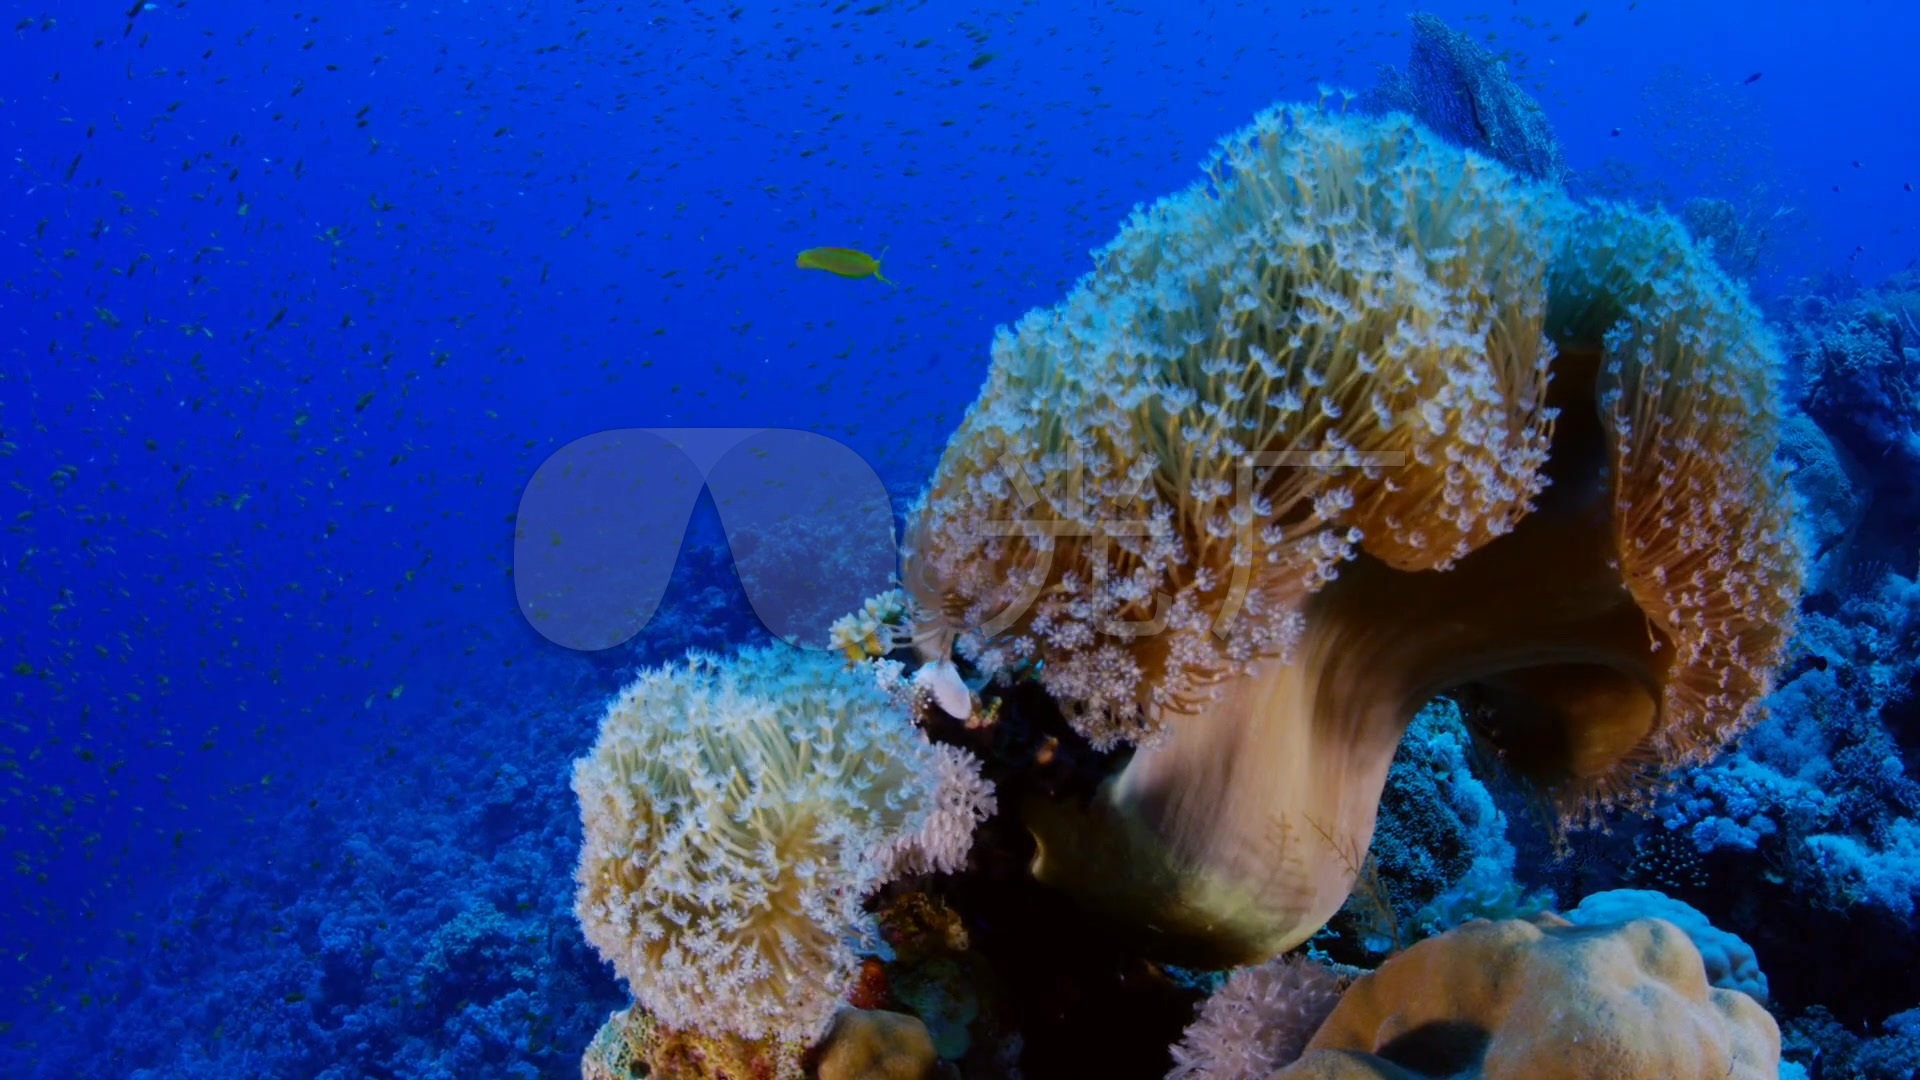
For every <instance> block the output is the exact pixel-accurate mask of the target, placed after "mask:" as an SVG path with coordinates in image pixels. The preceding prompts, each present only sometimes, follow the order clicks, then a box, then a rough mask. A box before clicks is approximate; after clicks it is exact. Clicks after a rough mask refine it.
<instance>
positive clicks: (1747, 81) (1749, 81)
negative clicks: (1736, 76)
mask: <svg viewBox="0 0 1920 1080" xmlns="http://www.w3.org/2000/svg"><path fill="white" fill-rule="evenodd" d="M1764 74H1766V73H1765V72H1763V71H1756V72H1754V73H1753V74H1751V75H1749V76H1747V77H1746V78H1744V79H1741V80H1740V85H1741V86H1752V85H1753V84H1754V83H1757V82H1759V81H1760V76H1762V75H1764Z"/></svg>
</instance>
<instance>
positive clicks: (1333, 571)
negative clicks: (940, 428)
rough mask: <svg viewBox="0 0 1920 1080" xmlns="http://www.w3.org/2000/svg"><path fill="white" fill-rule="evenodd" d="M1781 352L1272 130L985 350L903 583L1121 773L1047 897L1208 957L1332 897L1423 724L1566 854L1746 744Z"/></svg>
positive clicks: (1585, 254) (1339, 891)
mask: <svg viewBox="0 0 1920 1080" xmlns="http://www.w3.org/2000/svg"><path fill="white" fill-rule="evenodd" d="M1776 364H1777V357H1776V352H1775V348H1774V346H1773V344H1772V342H1771V340H1770V339H1769V337H1768V336H1767V334H1766V333H1765V331H1764V330H1763V329H1762V326H1761V323H1760V320H1759V318H1758V316H1757V315H1756V314H1755V313H1754V312H1753V310H1752V309H1751V307H1750V305H1749V304H1748V303H1747V301H1746V300H1745V298H1744V297H1743V295H1742V294H1741V293H1740V292H1739V291H1738V290H1737V288H1736V287H1735V286H1734V285H1733V284H1732V283H1731V282H1730V281H1729V280H1728V279H1727V278H1726V277H1725V276H1724V275H1723V274H1722V273H1721V272H1720V271H1719V270H1718V269H1716V268H1715V267H1714V266H1713V264H1712V262H1711V260H1710V259H1708V258H1707V257H1706V256H1705V255H1704V253H1702V252H1701V251H1700V250H1698V249H1697V248H1696V247H1695V245H1694V244H1693V243H1692V241H1691V240H1690V239H1689V238H1688V236H1687V234H1686V233H1685V231H1684V230H1683V229H1682V228H1681V227H1680V226H1679V225H1678V224H1677V223H1675V222H1674V221H1672V220H1671V219H1669V218H1666V217H1663V216H1649V215H1646V214H1643V213H1640V212H1637V211H1634V210H1631V209H1628V208H1626V207H1621V206H1613V205H1605V204H1598V205H1586V204H1580V203H1575V202H1573V201H1572V200H1570V199H1569V198H1568V197H1567V196H1565V195H1564V194H1563V193H1562V192H1560V191H1558V190H1557V189H1553V188H1549V187H1544V186H1538V185H1534V184H1530V183H1528V182H1526V181H1523V180H1521V179H1519V178H1517V177H1515V176H1514V175H1513V174H1511V173H1510V172H1508V171H1507V170H1506V169H1504V168H1502V167H1500V166H1499V165H1497V164H1495V163H1493V162H1490V161H1487V160H1485V159H1483V158H1480V157H1477V156H1475V155H1473V154H1470V153H1467V152H1464V151H1461V150H1459V149H1456V148H1454V147H1451V146H1448V145H1446V144H1445V143H1443V142H1441V141H1440V140H1439V139H1438V138H1436V137H1435V136H1433V135H1432V134H1431V133H1429V132H1427V131H1425V130H1424V129H1422V128H1421V127H1419V126H1418V125H1417V124H1415V123H1414V122H1413V121H1411V120H1410V119H1408V118H1406V117H1404V116H1388V117H1385V118H1379V119H1365V118H1356V117H1348V116H1342V115H1334V114H1330V113H1329V112H1327V111H1325V110H1323V109H1318V108H1312V107H1306V108H1290V107H1289V108H1277V109H1274V110H1270V111H1268V112H1266V113H1264V114H1262V115H1261V116H1260V117H1258V118H1257V119H1256V120H1255V122H1254V123H1253V124H1252V126H1250V127H1248V128H1247V129H1245V130H1243V131H1241V132H1239V133H1237V134H1235V135H1233V136H1230V137H1229V138H1228V139H1226V140H1225V141H1224V142H1223V144H1222V146H1221V148H1220V149H1219V151H1218V152H1217V153H1216V155H1215V157H1214V159H1213V160H1212V162H1211V163H1210V165H1209V167H1208V176H1207V178H1206V180H1205V181H1203V182H1202V183H1201V184H1198V185H1196V186H1195V187H1193V188H1191V189H1189V190H1188V191H1186V192H1184V193H1181V194H1179V195H1176V196H1173V197H1170V198H1167V199H1163V200H1161V201H1160V202H1158V203H1156V204H1155V205H1154V206H1152V207H1151V208H1148V209H1144V210H1140V211H1137V212H1136V213H1135V214H1134V216H1133V217H1132V218H1131V220H1130V221H1129V222H1128V223H1127V224H1126V226H1125V227H1124V228H1123V229H1122V231H1121V234H1120V236H1119V237H1118V239H1116V240H1115V241H1114V242H1113V243H1111V244H1110V245H1108V246H1107V247H1106V248H1105V249H1103V250H1101V251H1100V252H1098V253H1097V257H1096V268H1095V269H1094V271H1093V272H1092V273H1090V274H1089V275H1088V276H1087V277H1085V278H1084V279H1082V281H1081V282H1080V283H1079V284H1078V285H1077V286H1076V288H1075V289H1074V290H1073V291H1072V293H1071V294H1070V295H1069V296H1068V297H1067V299H1066V300H1065V301H1063V302H1062V303H1061V304H1060V305H1058V306H1057V307H1055V308H1052V309H1048V310H1042V311H1036V312H1033V313H1030V314H1029V315H1027V316H1026V317H1025V318H1023V319H1022V320H1021V321H1020V323H1019V324H1018V325H1017V326H1016V327H1015V328H1013V329H1012V330H1011V331H1003V332H1001V333H1000V334H999V335H998V336H997V338H996V340H995V342H994V347H993V361H992V367H991V369H990V371H989V374H988V378H987V383H986V386H985V388H984V389H983V391H982V393H981V396H980V398H979V400H978V401H977V402H976V403H975V404H974V406H973V407H972V408H971V410H970V411H969V413H968V415H967V417H966V419H965V420H964V421H963V423H962V425H961V427H960V430H959V431H958V433H957V434H956V435H955V436H954V438H953V439H952V441H951V442H950V443H949V445H948V448H947V451H946V453H945V455H944V456H943V458H942V460H941V463H940V466H939V469H938V471H937V473H936V475H935V477H934V480H933V482H932V484H931V486H930V488H929V490H928V492H927V493H926V495H925V496H924V497H923V499H922V501H921V502H920V504H919V505H918V506H917V508H916V510H915V514H914V519H913V522H912V527H911V530H910V537H909V553H908V564H907V568H906V571H907V572H906V586H907V587H908V588H909V589H910V590H911V591H912V592H913V594H914V598H915V600H916V602H917V605H918V607H919V608H920V609H921V610H922V611H923V612H929V613H932V614H933V615H934V616H935V618H936V619H937V621H938V622H939V624H940V626H941V628H942V630H943V633H940V634H927V633H924V632H923V633H921V634H920V635H919V640H920V641H921V642H922V643H923V644H924V643H928V642H931V643H932V644H933V645H934V646H935V655H936V656H938V655H940V654H941V653H943V652H944V651H946V650H947V649H949V648H951V649H954V650H957V652H958V653H959V654H960V655H962V656H964V657H966V658H968V659H970V660H972V661H973V663H974V664H975V665H976V666H977V667H978V668H980V669H981V670H982V671H984V672H986V673H988V674H993V675H999V676H1003V677H1008V676H1016V675H1023V674H1032V675H1034V676H1035V677H1037V679H1038V680H1039V682H1040V683H1041V684H1042V685H1043V686H1044V687H1045V688H1046V689H1047V690H1048V691H1049V692H1050V693H1051V694H1052V695H1053V696H1054V697H1055V698H1056V699H1057V700H1058V701H1059V702H1060V704H1061V706H1062V708H1063V709H1064V710H1066V711H1067V713H1068V715H1069V716H1070V718H1071V719H1072V720H1073V722H1074V724H1075V726H1076V728H1077V730H1079V731H1080V732H1081V733H1082V734H1083V735H1085V736H1086V737H1087V738H1088V739H1089V740H1090V741H1091V742H1093V743H1094V744H1095V745H1096V746H1101V747H1107V746H1113V745H1115V744H1118V743H1122V742H1127V741H1133V742H1137V743H1139V744H1140V749H1139V751H1138V752H1137V753H1136V754H1135V755H1134V757H1133V758H1132V760H1131V762H1130V763H1129V764H1128V765H1127V767H1126V769H1125V770H1124V772H1123V773H1122V774H1121V775H1120V776H1119V777H1118V778H1117V779H1116V780H1115V781H1114V782H1113V783H1111V784H1110V785H1109V786H1108V787H1107V788H1106V790H1105V791H1104V792H1103V794H1102V796H1101V798H1100V799H1099V800H1097V802H1096V805H1095V806H1094V807H1092V808H1091V809H1088V810H1082V809H1079V808H1074V807H1051V808H1044V807H1043V808H1040V809H1039V810H1037V811H1036V813H1035V814H1034V818H1033V820H1034V826H1035V832H1036V834H1037V836H1038V840H1039V845H1040V854H1039V856H1038V859H1037V861H1036V872H1037V873H1038V874H1040V876H1041V877H1042V879H1043V880H1048V881H1052V882H1055V883H1058V884H1060V885H1062V886H1063V887H1066V888H1069V889H1070V890H1073V891H1075V892H1076V893H1077V894H1079V895H1081V896H1082V897H1083V898H1084V899H1086V900H1087V901H1089V902H1090V903H1092V904H1094V905H1096V906H1099V907H1102V908H1104V909H1106V910H1107V911H1109V912H1110V913H1111V914H1114V915H1116V916H1119V917H1120V918H1122V919H1124V920H1125V921H1127V922H1128V923H1130V924H1132V925H1135V926H1141V927H1147V926H1151V927H1152V930H1151V931H1150V933H1151V934H1153V935H1155V936H1157V938H1158V939H1159V942H1160V948H1161V952H1162V953H1163V954H1164V955H1167V956H1169V957H1171V958H1176V959H1184V960H1187V961H1190V962H1208V963H1218V962H1245V961H1248V960H1253V959H1258V958H1261V957H1264V956H1270V955H1274V954H1276V953H1278V952H1281V951H1284V950H1285V949H1287V948H1290V947H1291V946H1293V945H1295V944H1297V943H1298V942H1300V941H1301V940H1303V939H1304V938H1305V937H1306V936H1307V935H1309V934H1310V933H1312V932H1313V930H1314V929H1315V928H1317V927H1318V926H1320V925H1321V924H1322V923H1323V922H1325V921H1326V919H1327V917H1328V916H1329V915H1331V914H1332V913H1333V911H1334V910H1335V909H1337V908H1338V907H1339V905H1340V903H1341V901H1342V900H1343V899H1344V898H1345V897H1346V895H1347V893H1348V891H1349V888H1350V886H1351V885H1352V882H1353V878H1354V875H1355V873H1356V872H1357V870H1358V869H1359V867H1360V865H1361V863H1362V862H1363V860H1364V856H1365V852H1366V850H1367V845H1368V840H1369V838H1370V836H1371V834H1372V830H1373V826H1374V817H1375V813H1376V809H1377V806H1378V802H1379V797H1380V791H1381V786H1382V784H1383V782H1384V778H1385V775H1386V771H1387V766H1388V764H1389V762H1390V761H1391V759H1392V757H1393V752H1394V747H1395V746H1396V744H1397V743H1398V742H1399V739H1400V737H1401V734H1402V732H1403V731H1404V730H1405V728H1406V725H1407V723H1408V721H1409V720H1410V719H1411V717H1412V716H1413V715H1414V713H1415V711H1416V710H1417V709H1418V708H1419V706H1420V705H1421V704H1422V703H1423V702H1425V701H1427V700H1429V699H1431V698H1432V697H1433V696H1434V695H1436V694H1438V693H1441V692H1446V691H1454V692H1460V693H1463V694H1467V695H1469V696H1470V697H1471V699H1472V701H1473V702H1474V706H1475V715H1476V717H1477V718H1478V719H1479V721H1480V734H1482V735H1483V736H1484V737H1485V738H1486V740H1487V741H1488V742H1489V743H1490V744H1491V745H1492V746H1493V748H1494V749H1495V750H1497V751H1498V752H1499V753H1500V754H1501V755H1502V756H1503V758H1504V759H1505V761H1506V762H1507V764H1508V765H1510V766H1511V767H1513V768H1514V769H1515V770H1516V771H1517V772H1518V773H1519V774H1520V775H1522V776H1525V777H1527V778H1529V779H1531V780H1533V781H1535V782H1536V783H1537V784H1538V785H1540V786H1541V787H1542V788H1544V789H1545V790H1546V791H1547V792H1548V793H1549V794H1550V795H1552V796H1553V797H1554V798H1555V799H1556V800H1557V801H1558V802H1559V803H1560V805H1561V807H1562V809H1563V811H1564V812H1565V815H1566V816H1567V817H1568V818H1569V819H1574V820H1579V819H1586V818H1589V817H1591V816H1592V815H1594V814H1595V813H1597V812H1598V810H1599V809H1600V808H1603V807H1604V806H1606V805H1608V804H1610V803H1613V802H1617V801H1621V800H1623V799H1626V800H1634V799H1638V798H1639V797H1640V796H1641V793H1642V792H1643V791H1644V790H1645V788H1646V785H1647V782H1648V780H1649V778H1650V776H1651V774H1652V773H1653V772H1654V771H1655V770H1656V769H1657V768H1659V767H1662V766H1668V765H1672V764H1675V763H1680V762H1691V761H1697V760H1700V759H1702V758H1704V757H1706V756H1707V755H1709V754H1711V753H1712V752H1713V751H1714V750H1715V749H1717V748H1718V747H1719V746H1720V745H1721V744H1722V743H1723V742H1724V741H1725V740H1726V739H1727V738H1728V737H1730V736H1731V735H1732V734H1734V733H1736V732H1738V731H1740V730H1741V729H1742V728H1743V727H1744V726H1745V725H1747V724H1748V723H1750V722H1751V720H1752V719H1753V717H1754V715H1755V711H1756V708H1757V705H1758V702H1759V700H1760V698H1761V697H1762V696H1763V695H1764V694H1765V693H1766V691H1767V688H1768V685H1769V683H1768V680H1769V676H1770V671H1771V669H1772V668H1773V666H1774V664H1775V662H1776V661H1777V659H1778V658H1779V656H1780V654H1781V651H1782V649H1783V646H1784V643H1785V641H1786V639H1787V635H1788V633H1789V632H1790V629H1791V623H1792V614H1793V612H1794V609H1795V603H1796V601H1797V598H1798V595H1799V591H1800V579H1801V570H1800V562H1801V558H1800V553H1799V550H1798V544H1797V540H1796V537H1795V534H1794V531H1793V529H1792V527H1791V519H1790V512H1791V511H1790V506H1789V499H1788V494H1787V489H1786V485H1785V483H1784V481H1783V480H1782V479H1781V477H1780V475H1779V473H1778V471H1777V469H1776V468H1775V466H1774V465H1773V464H1772V462H1771V455H1772V451H1773V447H1774V440H1775V437H1776V436H1775V428H1776V423H1777V417H1776V406H1775V391H1774V386H1773V378H1774V368H1775V367H1776Z"/></svg>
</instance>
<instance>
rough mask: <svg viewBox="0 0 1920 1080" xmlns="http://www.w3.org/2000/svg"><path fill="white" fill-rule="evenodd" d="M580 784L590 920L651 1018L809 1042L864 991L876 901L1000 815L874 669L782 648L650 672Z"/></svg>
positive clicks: (970, 768)
mask: <svg viewBox="0 0 1920 1080" xmlns="http://www.w3.org/2000/svg"><path fill="white" fill-rule="evenodd" d="M573 790H574V793H575V794H576V795H578V796H579V800H580V820H581V826H582V830H583V832H584V842H583V844H582V846H581V852H580V863H579V866H578V868H577V870H576V871H575V875H574V876H575V880H576V882H577V883H578V885H579V889H578V892H577V893H576V895H575V902H574V911H575V914H576V915H577V916H578V917H579V919H580V927H581V930H582V931H583V932H584V933H585V935H586V938H587V940H588V941H590V942H592V943H593V945H594V947H595V948H596V949H598V950H599V951H600V955H601V956H602V957H604V958H605V959H606V960H607V961H608V962H609V963H611V964H612V965H613V967H614V970H615V971H617V972H618V973H619V974H620V976H621V977H622V978H624V979H625V980H626V981H627V983H628V985H630V986H631V987H632V988H633V993H634V997H635V998H637V999H638V1001H639V1003H640V1005H641V1006H643V1007H644V1008H645V1009H646V1011H647V1013H648V1014H649V1015H650V1016H651V1017H652V1018H653V1019H654V1020H657V1021H658V1022H659V1023H660V1024H661V1025H664V1026H666V1027H668V1028H671V1029H673V1030H674V1031H675V1032H680V1033H688V1032H696V1031H697V1032H706V1033H713V1034H723V1033H724V1034H732V1035H738V1036H740V1037H742V1038H744V1039H748V1040H767V1041H774V1040H786V1041H788V1042H792V1043H796V1044H798V1045H800V1046H801V1047H804V1046H806V1045H807V1044H809V1043H811V1042H813V1041H814V1040H815V1039H817V1038H818V1037H819V1036H820V1035H821V1034H822V1033H823V1032H824V1031H825V1030H826V1027H827V1025H828V1024H829V1023H830V1022H831V1021H832V1018H833V1015H834V1012H835V1010H837V1009H838V1008H839V1007H840V1005H841V1002H842V999H843V997H844V995H845V993H846V992H847V991H848V990H849V989H851V988H852V985H853V983H854V980H855V977H856V974H857V971H858V959H857V957H856V956H855V953H854V950H853V948H852V944H851V942H853V941H855V940H858V939H859V938H860V937H861V936H862V935H869V934H871V933H873V932H874V930H873V926H872V917H871V916H870V915H869V914H868V913H866V912H865V911H864V910H863V909H862V907H861V904H862V901H863V900H864V899H865V898H866V896H867V895H868V894H869V893H871V892H873V891H874V890H876V889H878V888H879V887H880V886H881V885H883V884H885V883H886V882H887V881H889V880H891V879H893V878H894V877H896V876H898V875H899V874H901V873H906V872H917V871H921V870H941V871H950V870H954V869H957V868H959V867H960V866H961V865H964V863H965V861H966V857H967V852H968V849H969V848H970V846H971V844H972V835H973V827H974V825H975V824H976V823H977V822H978V821H979V820H980V819H982V818H984V817H985V816H987V815H988V814H989V813H991V812H992V809H993V795H992V788H991V785H989V784H988V783H987V782H986V781H985V780H982V779H981V778H980V775H979V771H978V765H977V762H975V760H974V759H973V758H972V757H971V756H969V755H968V754H967V753H966V752H965V751H964V750H960V749H958V748H957V747H952V746H935V745H933V744H931V743H929V742H928V741H927V738H926V736H925V735H924V734H922V733H921V732H920V731H919V730H918V729H917V728H915V727H914V726H913V725H912V723H911V721H910V720H909V719H908V718H907V717H906V715H905V714H904V713H903V712H902V711H901V710H900V709H899V708H898V707H897V706H896V705H895V704H894V703H893V702H892V700H891V699H889V698H888V697H887V696H886V695H885V694H884V693H882V692H881V691H880V689H879V688H878V686H876V685H875V683H874V680H873V679H872V678H871V677H870V676H868V675H866V674H864V673H863V672H858V671H849V670H848V669H847V668H846V665H845V664H844V663H843V662H842V661H841V660H840V659H838V658H837V657H832V656H828V655H825V654H821V653H812V652H803V651H801V650H799V649H794V648H791V647H788V646H784V645H781V646H774V647H772V648H768V649H748V650H743V651H742V652H741V653H740V654H738V655H737V656H735V657H733V658H731V659H730V660H728V661H724V662H723V661H721V660H719V659H717V658H715V657H712V656H707V655H704V654H697V653H696V654H692V655H690V656H689V658H688V660H687V662H686V663H685V664H682V665H678V666H670V667H664V668H659V669H655V670H649V671H645V672H643V673H641V675H640V677H639V678H638V679H637V680H636V681H635V682H633V683H632V684H631V685H629V686H628V687H627V688H626V689H625V690H623V691H622V692H621V693H620V695H619V696H618V697H616V698H615V699H614V700H613V702H612V703H611V704H610V705H609V707H608V709H607V713H606V716H605V717H604V718H603V719H602V720H601V723H600V737H599V739H598V740H597V741H596V742H595V743H594V746H593V749H592V751H591V752H590V753H589V754H588V755H587V756H586V757H583V758H580V759H579V760H577V761H575V762H574V769H573Z"/></svg>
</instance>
